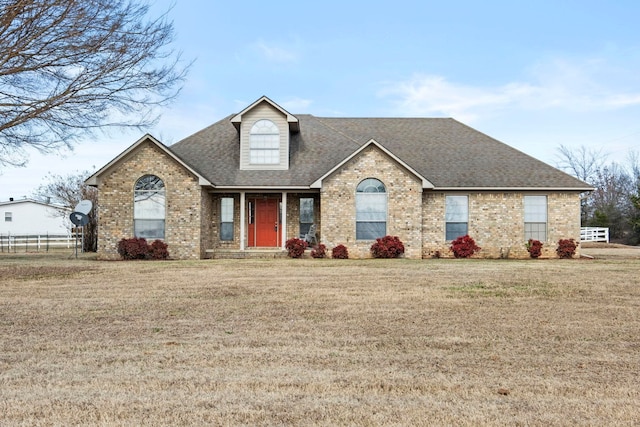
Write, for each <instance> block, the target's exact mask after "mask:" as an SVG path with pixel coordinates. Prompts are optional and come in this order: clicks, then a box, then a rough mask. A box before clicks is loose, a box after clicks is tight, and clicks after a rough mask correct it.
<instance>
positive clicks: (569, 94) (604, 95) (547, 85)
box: [379, 59, 640, 122]
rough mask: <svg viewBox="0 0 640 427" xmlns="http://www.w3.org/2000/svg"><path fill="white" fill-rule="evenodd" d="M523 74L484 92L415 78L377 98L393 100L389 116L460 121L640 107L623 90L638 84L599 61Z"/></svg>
mask: <svg viewBox="0 0 640 427" xmlns="http://www.w3.org/2000/svg"><path fill="white" fill-rule="evenodd" d="M527 75H528V77H529V78H528V81H515V82H509V83H506V84H504V85H501V86H494V87H490V86H473V85H468V84H460V83H455V82H451V81H449V80H447V79H446V78H445V77H443V76H436V75H423V74H416V75H414V76H412V77H411V78H409V79H407V80H405V81H400V82H396V83H388V84H385V85H384V87H383V89H382V90H381V91H380V92H379V96H381V97H384V98H390V99H391V100H392V101H393V103H394V105H395V108H394V111H393V113H394V114H399V115H403V116H412V115H417V116H425V115H444V116H450V117H455V118H457V119H459V120H462V121H465V122H474V121H477V120H478V119H481V118H485V117H489V116H494V115H496V114H500V113H501V112H504V111H505V110H507V109H514V108H516V109H519V110H525V111H526V110H543V109H562V110H566V111H573V112H593V111H603V110H615V109H621V108H628V107H634V106H640V92H638V91H636V92H633V91H629V92H627V91H626V87H628V86H629V84H628V83H629V80H630V79H633V80H632V83H633V86H635V87H639V86H640V80H639V79H638V78H637V77H635V76H632V75H630V74H629V73H627V72H621V71H620V70H618V69H615V68H613V67H610V66H608V65H607V64H606V63H605V62H604V61H598V60H591V61H582V62H579V61H578V62H571V61H568V60H560V59H556V60H553V61H550V62H546V63H539V64H536V65H535V66H533V67H531V68H530V69H529V71H528V73H527ZM625 82H626V83H627V84H626V85H625ZM619 86H623V87H624V89H620V88H619Z"/></svg>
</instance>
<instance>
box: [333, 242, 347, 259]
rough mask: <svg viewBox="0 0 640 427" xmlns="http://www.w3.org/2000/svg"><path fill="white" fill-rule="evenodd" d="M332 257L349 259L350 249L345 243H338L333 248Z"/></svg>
mask: <svg viewBox="0 0 640 427" xmlns="http://www.w3.org/2000/svg"><path fill="white" fill-rule="evenodd" d="M331 258H335V259H348V258H349V251H348V250H347V247H346V246H345V245H338V246H336V247H334V248H333V249H331Z"/></svg>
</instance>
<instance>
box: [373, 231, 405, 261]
mask: <svg viewBox="0 0 640 427" xmlns="http://www.w3.org/2000/svg"><path fill="white" fill-rule="evenodd" d="M403 253H404V245H403V244H402V242H401V241H400V239H399V238H398V236H384V237H379V238H377V239H376V242H375V243H374V244H373V245H371V255H372V256H373V257H374V258H398V257H399V256H400V255H402V254H403Z"/></svg>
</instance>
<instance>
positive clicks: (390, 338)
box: [0, 254, 640, 426]
mask: <svg viewBox="0 0 640 427" xmlns="http://www.w3.org/2000/svg"><path fill="white" fill-rule="evenodd" d="M639 267H640V262H639V261H638V260H633V259H632V260H628V259H613V260H606V259H605V260H599V259H595V260H524V261H515V260H502V261H498V260H452V259H440V260H435V259H434V260H424V261H410V260H360V261H356V260H313V259H305V260H234V261H211V260H210V261H197V262H178V261H169V262H98V261H93V260H91V259H79V260H75V259H68V258H66V257H64V256H60V255H57V256H42V255H37V256H36V255H6V254H5V255H3V256H0V344H1V348H0V425H2V426H16V425H43V426H44V425H47V426H49V425H52V426H58V425H59V426H62V425H65V426H66V425H97V426H103V425H154V426H157V425H172V426H175V425H376V426H378V425H382V426H385V425H387V426H389V425H540V426H542V425H545V426H546V425H598V426H600V425H602V426H604V425H638V423H640V414H639V411H640V409H639V408H640V335H639V332H640V278H639V275H638V271H639V270H640V268H639Z"/></svg>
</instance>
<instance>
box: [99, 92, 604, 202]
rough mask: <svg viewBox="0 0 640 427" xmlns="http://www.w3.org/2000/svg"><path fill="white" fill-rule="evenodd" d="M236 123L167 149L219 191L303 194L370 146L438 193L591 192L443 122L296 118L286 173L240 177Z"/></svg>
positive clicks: (487, 139)
mask: <svg viewBox="0 0 640 427" xmlns="http://www.w3.org/2000/svg"><path fill="white" fill-rule="evenodd" d="M262 100H263V99H262V98H261V99H260V100H258V101H262ZM258 101H256V102H258ZM254 104H255V103H254ZM254 104H252V105H254ZM287 114H288V113H287ZM237 117H238V115H231V116H228V117H226V118H225V119H222V120H220V121H218V122H217V123H214V124H213V125H211V126H209V127H207V128H205V129H203V130H201V131H199V132H197V133H195V134H193V135H191V136H189V137H187V138H185V139H183V140H182V141H180V142H178V143H176V144H175V145H172V146H171V147H168V149H169V150H170V151H172V152H173V153H175V155H176V156H178V157H179V158H180V159H182V161H183V162H184V163H186V164H188V165H190V167H192V168H193V169H194V170H197V171H199V173H201V174H202V175H203V177H204V178H205V179H206V180H208V181H210V182H211V183H213V185H214V186H216V187H222V188H224V187H230V188H233V187H238V188H240V187H244V188H261V187H278V188H310V187H311V186H312V185H313V184H314V183H316V181H317V180H318V179H321V178H323V177H324V176H326V174H327V173H329V172H331V171H332V170H333V169H334V168H335V167H336V165H339V164H341V163H342V162H344V161H345V160H346V159H348V158H349V157H351V156H352V155H353V154H354V153H355V152H357V151H359V150H360V149H361V148H362V147H363V146H364V145H366V144H369V143H370V142H371V141H372V140H373V141H375V142H376V144H377V145H379V146H380V147H382V148H384V149H385V150H386V151H387V152H388V153H390V154H392V155H393V156H394V157H395V158H396V159H398V160H399V161H401V162H403V164H404V165H405V166H407V167H408V168H410V170H412V172H413V173H415V174H417V176H419V177H421V178H422V179H423V183H424V182H428V183H430V184H432V185H433V188H435V189H438V190H456V189H464V190H467V189H468V190H471V189H475V190H517V189H528V190H532V189H541V190H572V191H589V190H591V187H590V186H589V185H588V184H586V183H584V182H582V181H580V180H578V179H576V178H574V177H572V176H570V175H568V174H566V173H564V172H562V171H560V170H558V169H556V168H554V167H551V166H549V165H547V164H546V163H543V162H541V161H539V160H537V159H535V158H533V157H531V156H529V155H527V154H524V153H522V152H521V151H518V150H516V149H514V148H512V147H510V146H508V145H506V144H504V143H502V142H500V141H498V140H496V139H493V138H491V137H489V136H487V135H485V134H483V133H482V132H479V131H477V130H475V129H472V128H471V127H469V126H466V125H464V124H462V123H460V122H458V121H456V120H454V119H450V118H333V117H316V116H313V115H309V114H298V115H295V116H292V117H295V118H296V119H297V125H298V129H299V132H294V133H292V134H291V139H290V163H289V169H288V170H278V171H276V170H274V171H264V170H240V169H239V164H240V160H239V155H240V149H239V147H240V144H239V133H238V131H237V129H236V127H235V126H234V123H233V120H234V119H235V120H236V121H237ZM103 169H104V168H103Z"/></svg>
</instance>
